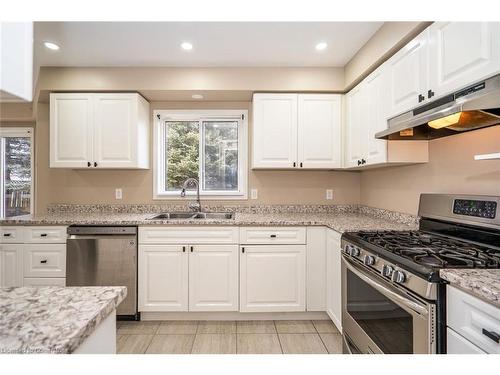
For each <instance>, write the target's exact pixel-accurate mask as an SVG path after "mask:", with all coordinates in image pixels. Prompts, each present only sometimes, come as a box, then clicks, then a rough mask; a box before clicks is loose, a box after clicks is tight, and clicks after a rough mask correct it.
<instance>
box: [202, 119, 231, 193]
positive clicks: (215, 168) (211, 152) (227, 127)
mask: <svg viewBox="0 0 500 375" xmlns="http://www.w3.org/2000/svg"><path fill="white" fill-rule="evenodd" d="M203 128H204V132H203V149H204V160H203V161H204V165H203V189H204V190H225V191H237V190H238V122H237V121H204V122H203Z"/></svg>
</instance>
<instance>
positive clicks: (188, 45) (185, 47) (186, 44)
mask: <svg viewBox="0 0 500 375" xmlns="http://www.w3.org/2000/svg"><path fill="white" fill-rule="evenodd" d="M181 48H182V49H183V50H186V51H191V50H192V49H193V45H192V44H191V43H189V42H182V43H181Z"/></svg>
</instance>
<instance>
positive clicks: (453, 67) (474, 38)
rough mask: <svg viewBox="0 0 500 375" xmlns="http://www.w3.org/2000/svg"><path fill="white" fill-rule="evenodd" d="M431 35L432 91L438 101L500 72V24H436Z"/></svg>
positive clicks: (430, 69)
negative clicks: (446, 95)
mask: <svg viewBox="0 0 500 375" xmlns="http://www.w3.org/2000/svg"><path fill="white" fill-rule="evenodd" d="M429 31H430V37H429V40H430V49H429V53H430V56H429V57H430V58H429V62H430V64H429V72H430V77H429V78H430V81H429V90H431V91H432V92H433V93H434V95H435V96H436V97H439V96H442V95H444V94H447V93H450V92H452V91H455V90H457V89H460V88H462V87H464V86H467V85H469V84H471V83H474V82H475V81H478V80H481V79H483V78H487V77H489V76H492V75H495V74H496V73H498V72H500V23H498V22H436V23H434V24H432V25H431V26H430V27H429ZM426 93H427V91H426ZM431 94H432V93H431Z"/></svg>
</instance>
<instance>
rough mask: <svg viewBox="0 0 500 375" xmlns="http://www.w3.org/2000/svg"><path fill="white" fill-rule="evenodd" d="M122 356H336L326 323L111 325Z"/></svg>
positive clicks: (337, 347)
mask: <svg viewBox="0 0 500 375" xmlns="http://www.w3.org/2000/svg"><path fill="white" fill-rule="evenodd" d="M117 352H118V353H122V354H142V353H145V354H189V353H193V354H282V353H284V354H327V353H330V354H340V353H342V339H341V335H340V333H339V331H338V330H337V328H336V327H335V325H334V324H333V323H332V322H331V321H328V320H314V321H310V320H300V321H299V320H286V321H272V320H269V321H262V320H259V321H162V322H151V321H149V322H117Z"/></svg>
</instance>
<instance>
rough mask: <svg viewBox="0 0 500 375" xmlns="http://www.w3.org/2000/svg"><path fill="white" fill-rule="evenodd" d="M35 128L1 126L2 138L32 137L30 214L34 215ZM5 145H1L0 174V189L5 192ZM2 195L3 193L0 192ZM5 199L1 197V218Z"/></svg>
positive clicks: (0, 136) (0, 134)
mask: <svg viewBox="0 0 500 375" xmlns="http://www.w3.org/2000/svg"><path fill="white" fill-rule="evenodd" d="M34 133H35V131H34V128H32V127H23V128H21V127H15V126H13V127H2V128H0V138H6V137H28V138H29V139H30V170H31V185H30V214H31V215H32V214H33V213H34V209H35V170H34V166H35V161H34V157H35V138H34ZM2 150H3V147H0V154H1V155H0V158H1V159H0V163H1V165H2V168H1V175H0V189H1V190H0V191H1V192H3V189H4V173H5V171H4V168H3V165H4V160H3V158H4V155H3V152H1V151H2ZM0 197H1V194H0ZM3 205H4V201H3V199H0V218H4V214H5V212H4V206H3Z"/></svg>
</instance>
